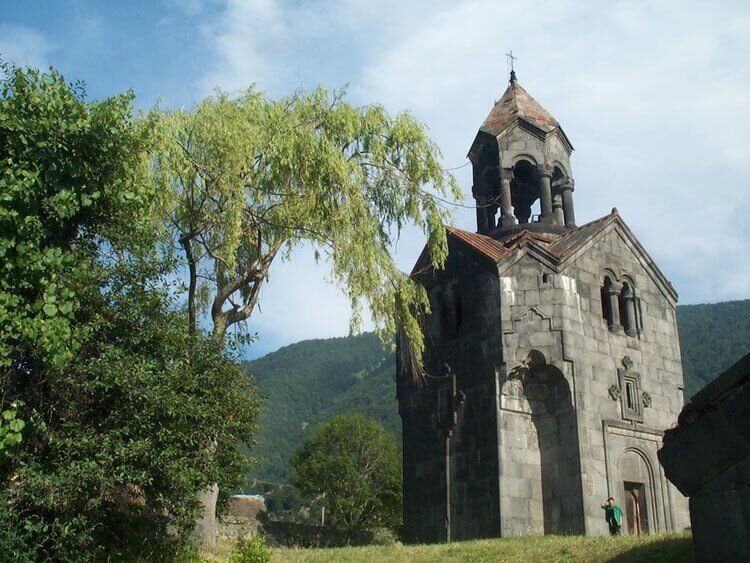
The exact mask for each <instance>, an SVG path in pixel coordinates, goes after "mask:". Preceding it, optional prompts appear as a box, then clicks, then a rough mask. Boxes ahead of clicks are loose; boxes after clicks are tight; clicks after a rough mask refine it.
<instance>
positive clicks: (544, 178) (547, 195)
mask: <svg viewBox="0 0 750 563" xmlns="http://www.w3.org/2000/svg"><path fill="white" fill-rule="evenodd" d="M537 174H538V175H539V193H540V200H541V206H542V214H541V216H540V217H539V222H540V223H551V224H554V222H555V216H554V215H553V214H552V167H551V166H550V165H549V164H540V165H539V166H537Z"/></svg>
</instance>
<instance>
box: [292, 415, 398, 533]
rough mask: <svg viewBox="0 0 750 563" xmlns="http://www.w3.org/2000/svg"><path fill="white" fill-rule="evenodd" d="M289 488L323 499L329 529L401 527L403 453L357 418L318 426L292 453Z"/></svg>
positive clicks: (387, 437) (389, 436) (390, 439)
mask: <svg viewBox="0 0 750 563" xmlns="http://www.w3.org/2000/svg"><path fill="white" fill-rule="evenodd" d="M291 464H292V467H293V468H294V474H293V475H292V484H293V485H294V486H296V487H297V488H298V489H299V490H300V491H301V492H302V494H304V495H306V496H308V497H313V496H318V495H324V500H323V502H324V504H325V506H326V509H327V510H328V514H329V515H330V521H331V523H332V524H334V525H337V526H341V527H342V528H344V529H346V530H349V531H354V530H361V529H368V528H374V527H378V526H385V527H388V528H391V529H392V530H394V531H398V530H399V528H400V526H401V518H402V515H401V510H402V508H401V506H402V490H401V487H402V485H401V484H402V474H401V452H400V450H399V448H398V446H397V445H396V439H395V437H394V436H393V435H392V434H390V433H389V432H387V431H386V430H385V429H384V428H383V426H382V425H381V424H380V423H378V422H377V421H375V420H373V419H371V418H367V417H365V416H363V415H361V414H340V415H337V416H335V417H333V418H332V419H330V420H329V421H328V422H326V423H324V424H321V425H320V426H318V427H317V428H316V429H315V430H314V431H313V433H312V435H311V436H310V437H309V438H308V439H307V440H306V441H305V442H304V443H302V444H301V445H300V446H299V447H298V448H297V449H296V450H295V452H294V454H293V455H292V459H291Z"/></svg>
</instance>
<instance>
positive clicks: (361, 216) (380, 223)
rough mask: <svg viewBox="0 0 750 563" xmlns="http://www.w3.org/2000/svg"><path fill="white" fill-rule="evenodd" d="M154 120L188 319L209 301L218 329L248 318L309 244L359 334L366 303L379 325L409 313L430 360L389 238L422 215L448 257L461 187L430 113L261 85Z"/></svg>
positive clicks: (422, 301) (386, 326)
mask: <svg viewBox="0 0 750 563" xmlns="http://www.w3.org/2000/svg"><path fill="white" fill-rule="evenodd" d="M158 121H159V131H160V134H159V144H158V147H157V149H156V151H155V166H154V177H155V179H156V182H157V184H158V185H159V186H160V188H161V189H162V191H163V192H164V193H168V194H170V196H171V198H170V199H169V201H168V205H167V208H166V209H165V215H166V216H168V218H169V225H168V226H169V228H170V229H171V230H172V233H173V236H174V243H175V246H176V247H177V248H180V249H181V250H182V253H183V256H184V259H185V263H186V265H187V272H188V278H189V280H188V284H187V286H188V317H189V322H190V323H191V324H192V325H193V326H195V323H196V318H197V314H198V312H199V311H200V309H201V307H205V308H206V310H208V311H210V315H211V319H212V323H213V333H214V335H215V336H216V337H218V338H221V337H222V336H223V335H224V333H225V331H226V329H227V327H229V326H231V325H232V324H235V323H239V322H243V321H245V320H246V319H248V318H249V317H250V315H251V314H252V312H253V310H254V308H255V306H256V305H257V302H258V295H259V292H260V288H261V286H262V284H263V282H264V281H265V279H266V278H267V276H268V271H269V268H270V265H271V263H272V262H273V260H274V259H275V258H276V257H277V256H279V255H281V256H288V255H289V253H290V252H291V251H292V250H293V249H294V248H295V247H296V246H297V245H299V244H300V243H302V242H309V243H311V244H312V245H313V246H314V247H315V249H316V250H315V251H316V256H322V257H323V258H325V259H326V260H328V261H329V263H330V266H331V274H332V278H333V280H334V281H335V282H336V283H337V284H338V285H339V286H340V287H341V288H342V289H343V291H344V292H345V293H346V295H347V296H348V298H349V300H350V302H351V305H352V310H353V316H352V320H351V326H352V329H353V331H356V330H357V329H358V328H359V326H360V324H361V321H362V304H363V302H364V303H367V304H368V305H369V309H370V312H371V314H372V317H373V319H374V321H375V323H376V324H377V326H378V328H379V329H380V330H381V332H382V334H383V335H384V336H385V337H386V338H391V335H392V334H393V333H394V332H395V330H396V325H397V323H398V324H400V325H401V326H402V327H403V330H404V332H405V334H406V335H407V336H409V337H410V342H412V343H413V347H414V353H415V355H416V358H417V360H419V359H420V358H421V351H422V335H421V331H420V328H419V323H418V320H417V313H418V312H419V311H421V310H423V309H425V308H427V307H428V300H427V298H426V296H425V294H424V291H423V290H422V288H421V287H420V286H419V285H418V284H416V283H414V282H413V281H412V280H411V279H409V277H408V276H407V275H405V274H404V273H403V272H401V271H399V269H398V268H397V267H396V266H395V264H394V262H393V258H392V256H391V254H390V249H391V245H392V243H393V242H394V240H395V237H398V235H399V233H400V231H401V229H402V228H403V227H404V226H406V225H407V224H413V225H416V226H417V227H419V228H420V229H422V230H423V231H424V232H425V233H426V234H427V236H428V246H429V248H430V251H431V252H432V256H433V259H434V261H435V262H436V263H437V264H440V263H441V262H442V261H443V260H444V259H445V256H446V254H447V242H446V235H445V230H444V228H443V222H444V221H445V220H446V217H447V214H446V211H445V210H444V209H443V208H442V207H441V206H440V204H439V203H440V202H439V199H438V198H436V195H437V196H445V195H453V196H459V191H458V188H457V186H456V183H455V181H454V179H453V177H452V176H451V175H450V174H449V173H447V172H445V171H444V170H443V169H442V167H441V165H440V161H439V158H440V152H439V150H438V148H437V146H436V145H435V144H434V143H433V142H432V141H431V140H430V139H429V137H428V136H427V132H426V130H425V127H424V126H423V125H422V124H420V123H419V122H418V121H416V120H415V119H414V118H413V117H412V116H411V115H409V114H408V113H400V114H398V115H396V116H391V115H389V114H388V113H387V112H386V111H385V110H384V109H383V108H382V107H381V106H378V105H371V106H364V107H355V106H352V105H350V104H348V103H346V102H345V101H344V93H343V92H334V93H329V92H327V91H326V90H323V89H318V90H315V91H313V92H309V93H304V92H301V93H297V94H295V95H293V96H290V97H286V98H283V99H280V100H273V99H270V98H268V97H266V96H264V95H263V94H261V93H260V92H258V91H257V90H255V89H252V88H251V89H249V90H246V91H244V92H242V93H241V94H240V95H237V96H232V95H229V94H227V93H224V92H217V93H216V95H214V96H213V97H211V98H208V99H206V100H204V101H203V102H201V103H200V104H199V105H198V106H197V107H196V108H195V109H193V110H190V111H185V110H178V111H164V112H160V114H159V119H158Z"/></svg>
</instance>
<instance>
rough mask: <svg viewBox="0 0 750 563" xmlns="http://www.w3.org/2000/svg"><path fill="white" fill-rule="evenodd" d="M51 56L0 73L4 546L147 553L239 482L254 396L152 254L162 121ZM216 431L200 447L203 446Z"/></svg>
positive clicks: (78, 556) (38, 556)
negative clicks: (84, 80)
mask: <svg viewBox="0 0 750 563" xmlns="http://www.w3.org/2000/svg"><path fill="white" fill-rule="evenodd" d="M132 99H133V96H132V94H131V93H128V94H124V95H119V96H115V97H113V98H110V99H107V100H104V101H100V102H87V101H86V99H85V92H84V90H83V88H82V87H81V86H80V85H69V84H67V83H66V82H65V80H64V79H63V77H62V76H60V74H58V73H57V72H55V71H51V72H49V73H40V72H37V71H34V70H24V69H17V68H10V67H8V66H3V67H2V76H1V77H0V259H1V262H0V263H1V264H2V268H0V413H2V416H0V438H2V440H1V441H0V481H1V482H2V483H3V484H4V485H3V486H2V487H0V552H2V553H3V554H4V556H5V557H9V558H11V559H13V560H16V561H39V560H55V561H73V560H75V561H87V560H104V559H116V560H122V559H126V558H127V557H129V556H134V557H151V556H152V555H154V550H158V549H160V548H161V547H163V546H165V545H168V544H170V543H171V542H173V540H170V539H169V535H168V534H167V525H170V526H172V529H173V530H175V531H177V532H178V534H177V537H176V540H175V541H176V542H177V543H180V541H184V540H185V538H186V536H187V533H188V532H189V531H190V530H191V529H192V526H193V521H194V517H195V514H196V512H197V509H198V502H197V498H196V497H197V494H198V492H199V491H200V490H202V489H203V488H205V487H206V486H208V485H209V484H211V483H216V482H218V483H219V484H220V485H221V486H222V487H223V488H225V489H227V490H232V489H233V488H236V487H237V486H238V485H239V484H240V483H241V481H242V479H243V477H244V473H245V470H246V468H247V461H248V460H247V458H246V457H245V456H244V455H243V454H242V451H241V444H242V442H252V439H253V434H254V431H255V418H256V417H257V414H258V411H259V397H258V394H257V391H256V390H255V388H254V386H253V385H252V383H251V382H250V381H249V380H248V379H247V377H246V376H245V375H244V374H243V373H242V372H241V370H240V368H239V366H238V364H237V363H236V362H234V361H232V359H231V357H229V356H228V355H227V351H226V350H225V348H224V346H223V345H219V344H218V343H215V342H213V341H211V340H210V339H207V338H205V337H204V336H203V335H202V334H201V333H190V331H188V327H187V322H186V321H185V318H184V315H183V314H182V313H180V312H179V311H178V310H177V307H176V306H175V305H176V304H175V302H174V297H173V296H174V293H175V291H174V288H173V287H171V283H170V280H172V279H173V277H174V266H175V264H174V263H173V262H172V261H171V260H170V259H169V257H168V256H167V255H165V254H163V253H161V252H160V251H159V247H158V244H157V239H156V238H155V236H154V233H155V229H154V227H155V223H154V216H153V214H152V210H153V208H154V206H155V205H157V203H158V191H157V190H156V189H155V186H154V185H153V183H152V182H151V181H150V177H149V175H148V173H149V162H150V160H149V159H150V149H151V147H152V143H153V140H154V133H155V129H154V120H153V119H142V120H138V119H135V118H134V116H133V113H132V107H131V105H132ZM207 443H210V444H212V447H210V448H207V447H206V444H207Z"/></svg>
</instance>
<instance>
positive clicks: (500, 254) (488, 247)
mask: <svg viewBox="0 0 750 563" xmlns="http://www.w3.org/2000/svg"><path fill="white" fill-rule="evenodd" d="M447 230H448V234H449V235H453V236H454V237H456V238H457V239H459V240H461V241H463V242H464V243H466V244H468V245H469V246H471V247H472V248H473V249H474V250H476V251H478V252H479V253H480V254H483V255H484V256H486V257H487V258H489V259H490V260H494V261H498V260H501V259H502V258H504V257H505V256H507V255H508V253H509V252H510V251H509V250H508V249H507V248H505V246H503V245H502V244H500V243H499V242H498V241H496V240H495V239H493V238H491V237H488V236H487V235H480V234H479V233H471V232H469V231H463V230H461V229H457V228H455V227H447Z"/></svg>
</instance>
